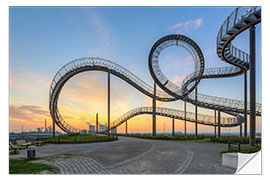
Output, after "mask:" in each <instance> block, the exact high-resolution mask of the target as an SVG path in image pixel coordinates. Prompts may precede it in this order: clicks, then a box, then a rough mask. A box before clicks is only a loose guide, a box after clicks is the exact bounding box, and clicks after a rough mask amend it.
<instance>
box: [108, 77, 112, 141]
mask: <svg viewBox="0 0 270 180" xmlns="http://www.w3.org/2000/svg"><path fill="white" fill-rule="evenodd" d="M110 83H111V82H110V73H108V136H110V115H111V113H110V108H111V107H110V103H111V102H110V98H111V97H110V96H111V94H110V88H111V87H110V86H111V84H110Z"/></svg>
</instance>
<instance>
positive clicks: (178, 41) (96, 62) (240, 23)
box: [49, 7, 261, 133]
mask: <svg viewBox="0 0 270 180" xmlns="http://www.w3.org/2000/svg"><path fill="white" fill-rule="evenodd" d="M260 20H261V9H260V7H238V8H236V9H235V10H234V11H233V12H232V13H231V14H230V16H228V18H227V19H226V20H225V21H224V23H223V24H222V26H221V28H220V30H219V32H218V35H217V54H218V56H219V57H220V58H221V59H222V60H223V61H225V62H227V63H229V64H231V65H232V66H228V67H220V68H210V69H204V57H203V53H202V52H201V50H200V48H199V46H198V45H197V44H196V43H195V42H194V41H193V40H191V39H190V38H188V37H186V36H183V35H179V34H174V35H168V36H165V37H163V38H161V39H160V40H158V41H157V42H156V43H155V44H154V46H153V47H152V49H151V51H150V54H149V59H148V65H149V70H150V74H151V76H152V77H153V79H154V81H155V83H156V84H157V85H158V86H159V87H160V88H161V89H162V90H163V91H160V90H156V97H155V98H156V100H159V101H164V102H171V101H176V100H185V101H186V102H189V103H191V104H194V105H197V106H199V107H202V108H208V109H213V110H219V111H221V112H224V113H228V114H230V115H232V116H234V117H231V118H227V117H223V118H222V119H221V122H220V126H221V127H234V126H238V125H241V124H242V123H243V122H244V118H243V117H242V116H241V115H242V114H244V102H243V101H240V100H233V99H228V98H221V97H214V96H209V95H203V94H197V100H196V99H195V93H194V92H193V90H194V88H196V86H197V85H198V83H199V82H200V80H201V79H206V78H226V77H234V76H238V75H241V74H243V73H245V72H246V71H247V70H248V69H249V55H248V54H247V53H245V52H243V51H242V50H240V49H237V48H236V47H234V46H233V45H232V44H231V41H232V40H233V39H234V37H236V36H237V35H238V34H240V33H241V32H243V31H245V30H246V29H247V28H249V27H251V26H253V25H255V24H257V23H259V22H260ZM170 46H180V47H182V48H185V49H186V50H187V51H188V52H189V53H190V54H191V56H192V57H193V60H194V63H195V71H194V72H193V73H191V74H189V75H188V76H187V77H186V78H185V79H184V80H183V83H182V86H181V87H179V86H177V85H175V84H174V83H172V82H171V81H169V80H168V79H167V78H166V77H165V76H164V74H163V73H162V72H161V70H160V67H159V64H158V57H159V54H160V53H161V51H162V50H163V49H165V48H166V47H170ZM84 71H103V72H108V73H110V74H113V75H115V76H117V77H119V78H121V79H122V80H124V81H126V82H127V83H129V84H130V85H131V86H133V87H134V88H136V89H137V90H139V91H140V92H142V93H144V94H145V95H147V96H149V97H151V98H153V97H154V88H153V87H152V86H150V85H148V84H147V83H145V82H144V81H143V80H141V79H140V78H138V77H137V76H136V75H135V74H133V73H132V72H130V71H128V70H127V69H125V68H124V67H122V66H120V65H118V64H116V63H114V62H112V61H109V60H105V59H101V58H94V57H92V58H81V59H76V60H73V61H71V62H69V63H68V64H66V65H64V66H63V67H62V68H61V69H60V70H59V71H58V72H57V73H56V75H55V76H54V78H53V80H52V83H51V86H50V90H49V96H50V100H49V109H50V114H51V116H52V119H53V121H54V122H55V123H56V124H57V125H58V127H60V128H61V129H62V130H63V131H65V132H67V133H74V132H79V129H77V128H74V127H72V126H70V125H69V124H68V123H66V122H65V121H64V119H63V117H62V116H61V114H60V112H59V110H58V98H59V94H60V92H61V90H62V88H63V86H64V84H65V83H66V82H67V81H68V80H69V79H70V78H71V77H73V76H74V75H76V74H78V73H81V72H84ZM248 107H249V106H248ZM152 112H153V108H152V107H138V108H135V109H132V110H130V111H129V112H127V113H126V114H124V115H123V116H121V117H120V118H118V119H116V120H115V121H113V122H112V123H111V126H110V129H114V128H116V127H118V126H120V125H121V124H122V123H124V122H126V121H127V120H129V119H130V118H132V117H134V116H136V115H140V114H152ZM183 113H184V111H180V110H175V109H169V108H163V107H157V108H156V114H157V115H160V116H166V117H173V118H175V119H180V120H187V121H190V122H195V119H194V113H191V112H187V114H186V118H184V117H185V115H184V114H183ZM247 113H248V114H249V113H250V111H249V109H247ZM256 115H257V116H261V104H259V103H257V104H256ZM196 122H197V123H199V124H204V125H209V126H217V124H215V122H214V118H213V117H212V116H209V115H201V114H198V119H197V121H196Z"/></svg>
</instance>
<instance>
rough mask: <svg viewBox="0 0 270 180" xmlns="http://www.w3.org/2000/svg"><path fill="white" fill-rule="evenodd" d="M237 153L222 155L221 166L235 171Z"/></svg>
mask: <svg viewBox="0 0 270 180" xmlns="http://www.w3.org/2000/svg"><path fill="white" fill-rule="evenodd" d="M237 164H238V153H224V154H222V166H226V167H230V168H235V169H237Z"/></svg>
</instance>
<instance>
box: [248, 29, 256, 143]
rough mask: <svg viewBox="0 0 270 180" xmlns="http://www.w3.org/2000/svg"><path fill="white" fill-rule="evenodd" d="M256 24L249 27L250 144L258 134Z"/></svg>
mask: <svg viewBox="0 0 270 180" xmlns="http://www.w3.org/2000/svg"><path fill="white" fill-rule="evenodd" d="M255 43H256V42H255V26H251V27H250V28H249V70H250V71H249V73H250V75H249V98H250V99H249V102H250V107H249V110H250V115H249V116H250V118H249V121H250V124H249V144H250V145H251V146H254V144H255V134H256V128H255V126H256V74H255V72H256V71H255V68H256V60H255V57H256V56H255V45H256V44H255Z"/></svg>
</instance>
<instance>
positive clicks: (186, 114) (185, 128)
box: [184, 99, 187, 136]
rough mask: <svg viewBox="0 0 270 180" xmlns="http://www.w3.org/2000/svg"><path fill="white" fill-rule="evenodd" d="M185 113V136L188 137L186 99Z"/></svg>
mask: <svg viewBox="0 0 270 180" xmlns="http://www.w3.org/2000/svg"><path fill="white" fill-rule="evenodd" d="M184 111H185V136H186V135H187V102H186V99H185V104H184Z"/></svg>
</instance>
